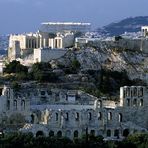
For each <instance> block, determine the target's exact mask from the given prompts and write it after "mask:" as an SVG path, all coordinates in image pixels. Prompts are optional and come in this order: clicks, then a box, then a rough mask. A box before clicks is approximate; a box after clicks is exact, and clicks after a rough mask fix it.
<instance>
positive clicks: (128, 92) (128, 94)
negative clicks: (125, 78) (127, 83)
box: [127, 88, 130, 97]
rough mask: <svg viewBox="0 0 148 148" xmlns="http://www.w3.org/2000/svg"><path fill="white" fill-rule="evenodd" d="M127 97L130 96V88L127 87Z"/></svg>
mask: <svg viewBox="0 0 148 148" xmlns="http://www.w3.org/2000/svg"><path fill="white" fill-rule="evenodd" d="M127 97H130V88H127Z"/></svg>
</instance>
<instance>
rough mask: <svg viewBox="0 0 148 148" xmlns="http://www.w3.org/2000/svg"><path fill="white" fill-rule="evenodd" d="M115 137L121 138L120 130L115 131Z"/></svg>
mask: <svg viewBox="0 0 148 148" xmlns="http://www.w3.org/2000/svg"><path fill="white" fill-rule="evenodd" d="M114 136H115V137H117V138H119V130H118V129H115V131H114Z"/></svg>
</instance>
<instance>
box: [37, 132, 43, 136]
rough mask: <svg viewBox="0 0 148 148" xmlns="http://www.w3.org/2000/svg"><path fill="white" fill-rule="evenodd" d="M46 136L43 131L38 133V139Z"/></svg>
mask: <svg viewBox="0 0 148 148" xmlns="http://www.w3.org/2000/svg"><path fill="white" fill-rule="evenodd" d="M43 136H44V132H43V131H37V132H36V137H43Z"/></svg>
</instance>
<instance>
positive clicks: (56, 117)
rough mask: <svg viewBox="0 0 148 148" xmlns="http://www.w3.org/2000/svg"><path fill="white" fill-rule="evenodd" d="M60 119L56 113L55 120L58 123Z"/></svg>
mask: <svg viewBox="0 0 148 148" xmlns="http://www.w3.org/2000/svg"><path fill="white" fill-rule="evenodd" d="M58 119H59V115H58V113H56V114H55V120H56V121H58Z"/></svg>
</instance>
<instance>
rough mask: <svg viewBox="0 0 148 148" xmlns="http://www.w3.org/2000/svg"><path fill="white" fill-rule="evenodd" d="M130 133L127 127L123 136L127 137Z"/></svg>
mask: <svg viewBox="0 0 148 148" xmlns="http://www.w3.org/2000/svg"><path fill="white" fill-rule="evenodd" d="M128 135H129V129H125V130H124V131H123V136H124V137H127V136H128Z"/></svg>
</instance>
